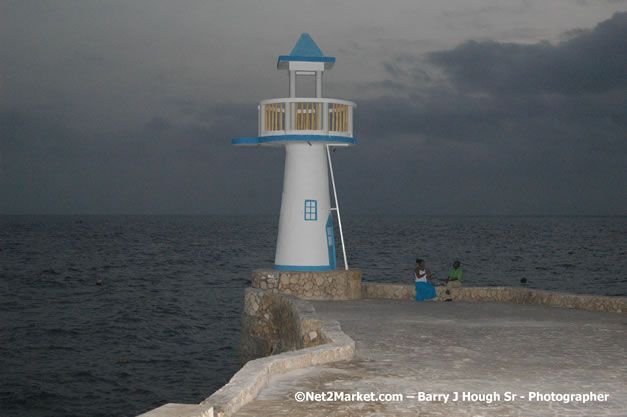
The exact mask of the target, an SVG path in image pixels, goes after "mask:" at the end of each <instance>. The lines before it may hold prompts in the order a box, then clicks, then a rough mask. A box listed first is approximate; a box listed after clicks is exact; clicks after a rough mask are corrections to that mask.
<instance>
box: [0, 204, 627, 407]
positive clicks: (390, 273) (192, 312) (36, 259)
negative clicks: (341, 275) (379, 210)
mask: <svg viewBox="0 0 627 417" xmlns="http://www.w3.org/2000/svg"><path fill="white" fill-rule="evenodd" d="M277 220H278V219H277V218H276V217H219V216H217V217H216V216H171V217H169V216H59V217H54V216H51V217H48V216H37V217H21V216H17V217H13V216H0V369H1V371H0V372H1V374H0V375H1V376H2V377H1V378H0V416H3V417H10V416H28V417H37V416H46V417H61V416H63V417H69V416H135V415H137V414H140V413H142V412H145V411H147V410H150V409H152V408H154V407H157V406H159V405H161V404H163V403H165V402H181V403H193V402H199V401H201V400H203V399H204V398H206V397H207V396H208V395H210V394H211V393H213V392H214V391H215V390H217V389H218V388H220V387H221V386H222V385H223V384H225V383H226V382H227V381H228V380H229V379H230V378H231V376H232V375H233V374H234V373H235V372H236V371H237V370H238V369H239V363H238V352H237V349H238V345H239V319H240V314H241V307H242V300H243V290H244V288H245V287H247V286H249V285H250V272H251V270H252V269H255V268H269V267H272V265H273V261H274V246H275V241H276V232H277ZM343 225H344V235H345V240H346V245H347V254H348V263H349V266H350V267H351V268H359V269H361V270H362V271H363V279H364V281H378V282H395V283H406V284H411V283H412V281H413V268H414V262H415V258H416V257H421V258H424V259H425V261H426V263H427V269H430V270H431V271H432V272H433V274H434V276H435V277H440V278H445V277H446V276H447V274H448V271H449V269H450V267H451V263H452V262H453V261H454V260H455V259H459V260H460V261H461V262H462V267H463V268H464V274H465V285H470V286H492V285H511V286H518V285H521V284H520V278H522V277H525V278H527V280H528V284H526V286H527V287H529V288H539V289H547V290H558V291H564V292H571V293H587V294H597V295H611V296H625V295H627V260H626V259H627V256H626V252H627V217H351V216H346V215H345V218H344V219H343ZM339 241H340V239H339V235H338V234H337V232H336V242H337V243H338V265H343V261H342V253H341V248H340V247H339Z"/></svg>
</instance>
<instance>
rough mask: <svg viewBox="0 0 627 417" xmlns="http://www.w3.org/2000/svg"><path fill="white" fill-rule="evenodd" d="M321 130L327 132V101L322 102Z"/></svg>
mask: <svg viewBox="0 0 627 417" xmlns="http://www.w3.org/2000/svg"><path fill="white" fill-rule="evenodd" d="M322 130H323V132H325V133H326V134H327V135H328V134H329V103H327V102H326V101H325V102H324V103H322Z"/></svg>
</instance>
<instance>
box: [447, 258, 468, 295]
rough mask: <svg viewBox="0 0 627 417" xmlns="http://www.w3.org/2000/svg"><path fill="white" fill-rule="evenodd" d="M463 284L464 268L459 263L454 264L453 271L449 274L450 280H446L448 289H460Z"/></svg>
mask: <svg viewBox="0 0 627 417" xmlns="http://www.w3.org/2000/svg"><path fill="white" fill-rule="evenodd" d="M462 282H464V271H462V266H461V263H460V262H459V261H455V262H453V269H451V272H449V274H448V279H447V280H446V288H447V289H451V288H459V287H461V286H462Z"/></svg>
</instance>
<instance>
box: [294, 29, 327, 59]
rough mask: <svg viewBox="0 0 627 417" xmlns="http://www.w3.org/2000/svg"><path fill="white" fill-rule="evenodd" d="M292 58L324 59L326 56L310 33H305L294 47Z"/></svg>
mask: <svg viewBox="0 0 627 417" xmlns="http://www.w3.org/2000/svg"><path fill="white" fill-rule="evenodd" d="M290 56H301V57H305V56H307V57H323V56H324V54H323V53H322V51H321V50H320V48H319V47H318V45H316V42H314V40H313V39H311V36H310V35H309V33H303V34H302V35H300V39H298V42H296V45H294V49H292V53H291V54H290Z"/></svg>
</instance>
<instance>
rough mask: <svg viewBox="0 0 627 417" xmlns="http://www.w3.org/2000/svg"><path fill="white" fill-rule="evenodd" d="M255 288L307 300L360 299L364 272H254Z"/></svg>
mask: <svg viewBox="0 0 627 417" xmlns="http://www.w3.org/2000/svg"><path fill="white" fill-rule="evenodd" d="M252 287H253V288H259V289H261V290H270V291H272V292H274V293H281V294H288V295H294V296H296V297H299V298H303V299H306V300H356V299H359V298H361V271H359V270H357V269H349V270H344V269H334V270H331V271H277V270H273V269H257V270H254V271H253V276H252Z"/></svg>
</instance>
